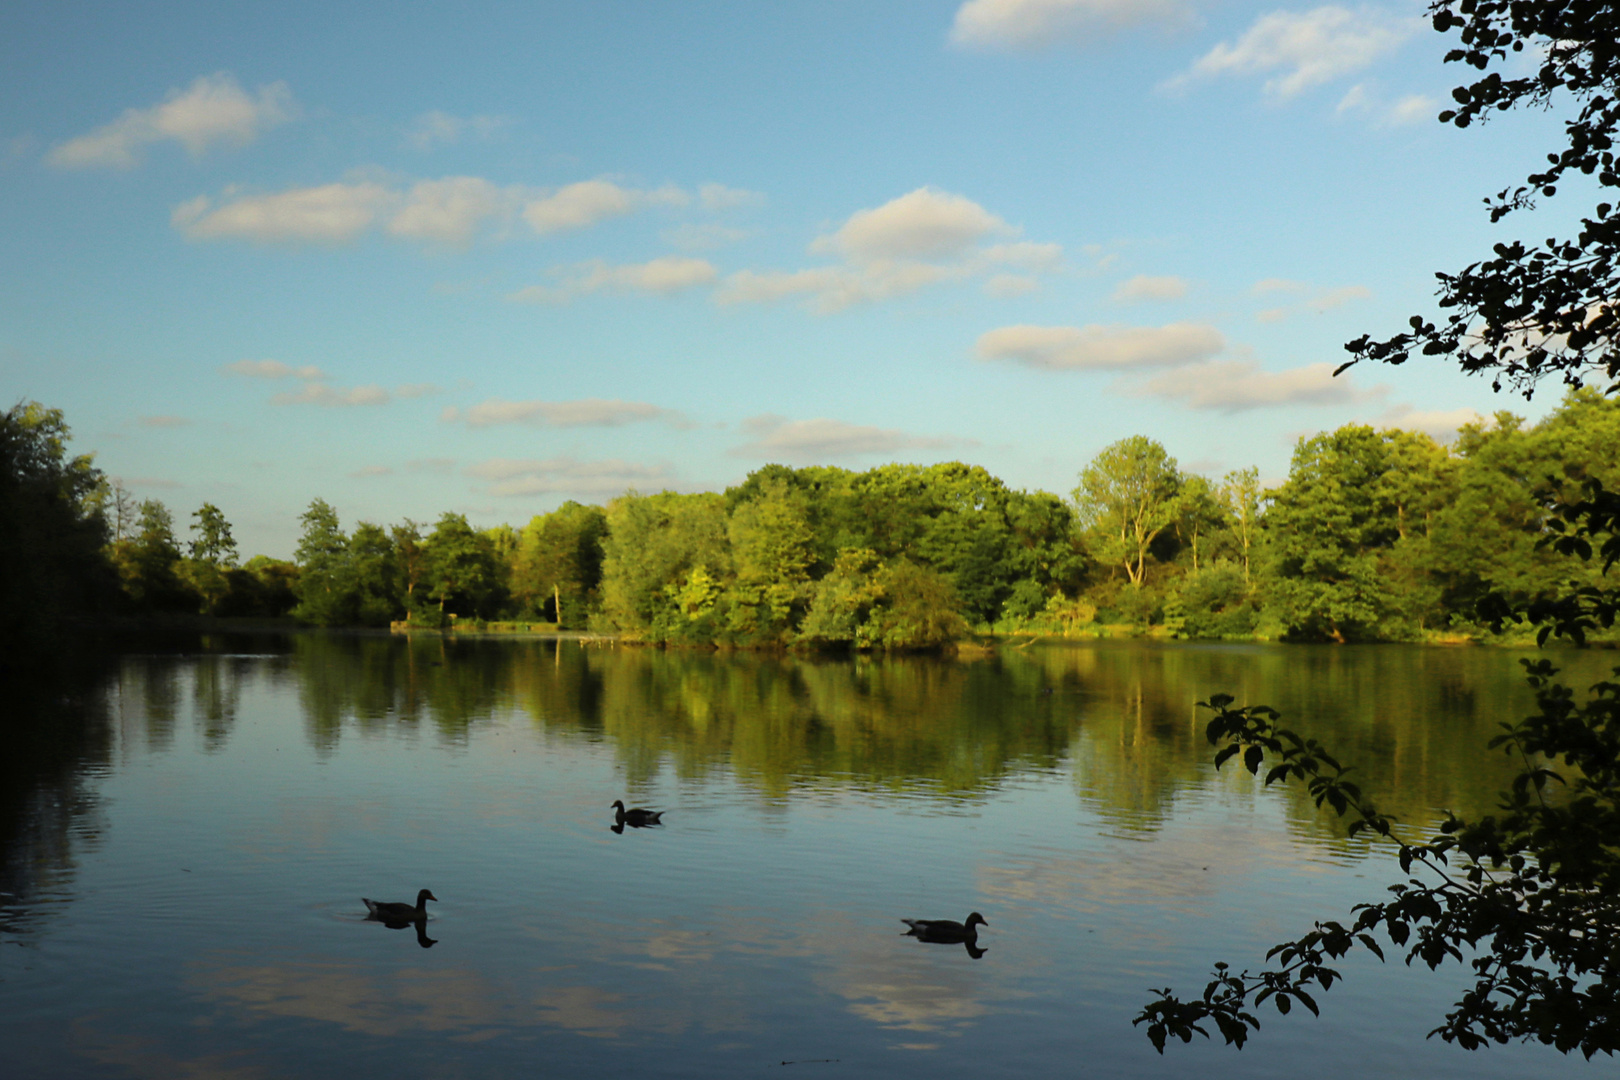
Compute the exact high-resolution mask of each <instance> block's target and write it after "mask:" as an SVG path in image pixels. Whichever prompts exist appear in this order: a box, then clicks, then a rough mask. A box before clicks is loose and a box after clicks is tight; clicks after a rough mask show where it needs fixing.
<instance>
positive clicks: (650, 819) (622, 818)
mask: <svg viewBox="0 0 1620 1080" xmlns="http://www.w3.org/2000/svg"><path fill="white" fill-rule="evenodd" d="M663 816H664V812H663V811H662V810H643V809H642V808H641V807H639V806H637V807H634V808H632V809H630V810H626V809H625V808H624V800H623V799H614V800H613V820H614V823H615V824H618V825H629V826H630V827H631V828H634V829H640V828H644V827H645V826H648V825H662V824H663V822H662V821H661V820H659V819H660V818H662V817H663Z"/></svg>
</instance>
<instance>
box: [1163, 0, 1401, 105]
mask: <svg viewBox="0 0 1620 1080" xmlns="http://www.w3.org/2000/svg"><path fill="white" fill-rule="evenodd" d="M1420 25H1421V24H1420V23H1419V22H1418V21H1417V20H1415V19H1410V18H1401V17H1397V16H1394V15H1391V14H1389V13H1387V12H1383V11H1379V10H1377V9H1375V8H1368V7H1363V8H1359V9H1357V10H1355V11H1351V10H1349V9H1348V8H1342V7H1339V6H1337V5H1328V6H1326V7H1319V8H1314V9H1312V10H1310V11H1303V12H1293V11H1274V12H1272V13H1271V14H1269V15H1262V16H1261V17H1260V18H1259V19H1258V20H1257V21H1256V22H1255V24H1254V25H1253V26H1251V27H1249V29H1248V30H1247V31H1245V32H1244V34H1243V36H1242V37H1240V38H1238V39H1237V41H1235V42H1231V43H1228V42H1224V41H1223V42H1221V43H1220V44H1219V45H1216V46H1215V47H1214V48H1213V49H1211V50H1210V51H1209V52H1208V53H1206V54H1204V56H1203V57H1201V58H1200V59H1199V60H1197V61H1196V62H1195V63H1194V64H1193V66H1192V67H1191V68H1189V69H1188V70H1187V71H1185V72H1183V73H1182V74H1181V75H1178V76H1176V77H1175V78H1174V79H1172V80H1170V82H1169V83H1167V84H1166V87H1167V88H1168V89H1177V88H1180V87H1183V86H1185V85H1186V84H1188V83H1190V82H1192V81H1194V80H1196V79H1200V78H1210V77H1214V76H1220V75H1261V74H1268V73H1271V72H1277V74H1275V75H1272V77H1271V78H1268V79H1267V80H1266V83H1265V92H1266V93H1267V94H1268V95H1270V96H1272V97H1275V98H1290V97H1293V96H1294V95H1296V94H1299V93H1301V92H1302V91H1305V90H1308V89H1310V88H1311V87H1313V86H1319V85H1321V84H1323V83H1327V82H1332V81H1333V80H1335V79H1338V78H1342V77H1343V76H1345V75H1349V74H1350V73H1352V72H1355V71H1360V70H1362V69H1363V68H1366V67H1368V66H1369V65H1371V64H1373V63H1374V62H1375V61H1377V60H1378V59H1379V58H1380V57H1382V56H1384V55H1385V54H1387V53H1390V52H1393V51H1394V50H1395V49H1397V48H1399V47H1400V45H1401V44H1402V43H1403V42H1405V41H1406V39H1407V38H1409V37H1411V36H1412V35H1413V34H1414V33H1415V32H1416V31H1417V30H1418V29H1419V27H1420Z"/></svg>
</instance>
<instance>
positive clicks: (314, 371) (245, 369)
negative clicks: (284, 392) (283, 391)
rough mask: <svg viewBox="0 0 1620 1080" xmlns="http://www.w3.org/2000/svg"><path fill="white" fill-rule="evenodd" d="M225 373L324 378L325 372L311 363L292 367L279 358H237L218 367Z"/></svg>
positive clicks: (249, 376)
mask: <svg viewBox="0 0 1620 1080" xmlns="http://www.w3.org/2000/svg"><path fill="white" fill-rule="evenodd" d="M220 371H222V372H224V373H225V374H226V375H241V376H244V377H246V378H249V379H287V378H293V379H316V380H320V379H325V378H326V374H325V373H324V372H323V371H321V369H320V368H318V367H315V366H314V365H312V364H306V365H304V366H303V367H293V366H292V365H290V364H283V363H282V362H281V361H280V360H237V361H236V362H234V363H230V364H226V365H224V366H223V367H221V368H220Z"/></svg>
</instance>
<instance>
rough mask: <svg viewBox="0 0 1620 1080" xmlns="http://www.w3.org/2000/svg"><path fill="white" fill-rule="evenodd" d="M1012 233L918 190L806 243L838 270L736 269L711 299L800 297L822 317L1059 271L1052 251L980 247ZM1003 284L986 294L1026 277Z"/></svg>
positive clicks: (969, 206) (962, 203)
mask: <svg viewBox="0 0 1620 1080" xmlns="http://www.w3.org/2000/svg"><path fill="white" fill-rule="evenodd" d="M1018 231H1019V230H1017V229H1016V228H1013V227H1012V226H1010V225H1008V224H1007V223H1006V222H1005V221H1003V220H1002V219H1001V218H999V217H997V216H996V215H995V214H992V213H990V212H989V211H988V210H986V209H984V207H982V206H980V205H979V204H978V203H975V202H973V201H972V200H971V199H967V198H964V197H962V196H960V195H951V194H948V193H946V192H941V191H936V190H934V189H933V188H918V189H917V190H915V191H912V192H909V193H907V194H905V195H902V196H900V197H899V198H897V199H892V200H890V201H889V202H887V203H884V204H883V205H882V206H879V207H876V208H874V209H871V210H860V211H857V212H856V213H854V214H852V215H850V217H849V218H848V220H846V221H845V222H844V223H843V225H841V226H840V227H839V228H838V229H837V230H836V231H835V232H833V233H831V234H829V235H826V236H821V237H818V238H817V239H816V240H815V241H814V242H812V243H811V245H810V250H811V251H813V252H820V253H825V254H833V255H839V256H842V257H843V261H842V263H840V264H838V265H833V266H817V267H809V268H807V269H804V270H741V271H738V272H737V273H734V274H732V275H731V276H730V277H728V278H727V279H726V281H725V283H724V284H723V285H722V286H721V287H720V288H719V289H717V290H716V291H715V295H714V299H715V302H716V303H719V304H760V303H771V302H774V301H778V300H783V299H787V298H789V297H795V296H802V297H804V298H805V299H806V302H807V306H808V307H809V308H810V310H812V311H815V312H817V313H820V314H827V313H830V312H834V311H841V310H843V309H844V308H847V307H849V306H850V305H852V304H857V303H865V302H869V301H874V300H885V299H889V298H891V297H896V296H903V295H906V294H908V293H912V292H916V291H917V290H919V289H922V288H925V287H927V286H929V285H935V284H940V283H943V282H949V281H960V280H963V279H965V278H970V277H974V276H977V275H980V274H989V273H992V272H993V271H996V270H998V269H1000V268H1001V267H1004V266H1005V267H1015V268H1018V269H1021V270H1023V271H1025V272H1026V275H1028V274H1038V273H1050V272H1053V271H1056V270H1057V269H1058V268H1059V267H1060V266H1061V265H1062V262H1063V248H1062V247H1061V246H1060V245H1058V244H1042V243H1034V242H1030V241H1022V240H1020V241H1013V242H1006V243H996V244H989V245H984V246H981V243H982V241H985V240H987V239H990V238H992V237H996V236H1016V235H1017V233H1018ZM1003 278H1004V280H1002V281H1001V282H1000V283H999V284H998V285H997V286H996V287H995V288H994V289H991V290H990V291H991V293H992V295H1012V294H1016V292H1018V291H1025V292H1027V291H1028V289H1027V288H1024V287H1022V282H1024V281H1027V280H1028V279H1027V277H1026V278H1023V279H1020V278H1016V277H1014V276H1013V275H1003Z"/></svg>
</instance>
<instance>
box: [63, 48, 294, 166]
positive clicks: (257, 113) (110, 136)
mask: <svg viewBox="0 0 1620 1080" xmlns="http://www.w3.org/2000/svg"><path fill="white" fill-rule="evenodd" d="M296 114H297V106H296V105H295V104H294V103H293V98H292V92H291V91H290V90H288V89H287V84H286V83H284V82H275V83H269V84H267V85H265V86H261V87H259V89H258V92H257V94H256V95H250V94H248V92H247V91H245V90H243V89H242V87H241V85H240V84H239V83H238V82H237V81H236V79H235V78H234V77H232V76H231V75H230V74H228V73H226V72H223V71H222V72H218V73H217V74H214V75H204V76H202V77H201V78H199V79H197V80H196V81H195V82H193V83H192V84H191V86H190V87H188V88H186V89H184V90H180V89H174V90H171V91H169V95H168V97H167V98H166V99H164V100H163V101H162V102H161V103H159V104H157V105H153V106H150V107H149V108H145V109H127V110H125V112H124V115H122V116H120V117H119V118H118V119H117V120H114V121H113V122H112V123H110V124H107V125H105V126H103V127H99V128H97V129H96V130H94V131H92V132H89V133H88V134H85V135H80V136H79V137H78V138H75V139H69V140H68V141H66V142H63V143H59V144H57V145H56V146H54V147H52V148H51V151H50V153H49V154H48V155H46V160H47V161H49V162H50V163H51V164H52V165H57V166H61V167H62V168H68V169H84V168H114V169H128V168H131V167H133V166H135V165H137V164H139V163H140V160H141V151H142V149H144V148H145V147H147V146H150V145H151V144H153V143H158V142H164V141H173V142H177V143H179V144H181V145H182V146H184V147H185V148H186V149H187V150H188V151H189V152H190V153H191V155H192V156H193V157H201V156H202V155H203V154H204V153H205V152H207V150H208V149H209V147H211V146H213V145H215V144H217V143H224V144H230V145H236V146H245V145H247V144H248V143H250V142H252V141H253V140H254V139H256V138H258V136H259V133H260V132H261V131H263V130H265V129H266V128H271V127H274V126H275V125H277V124H280V123H284V122H286V121H287V120H290V119H292V118H293V117H294V116H295V115H296Z"/></svg>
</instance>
